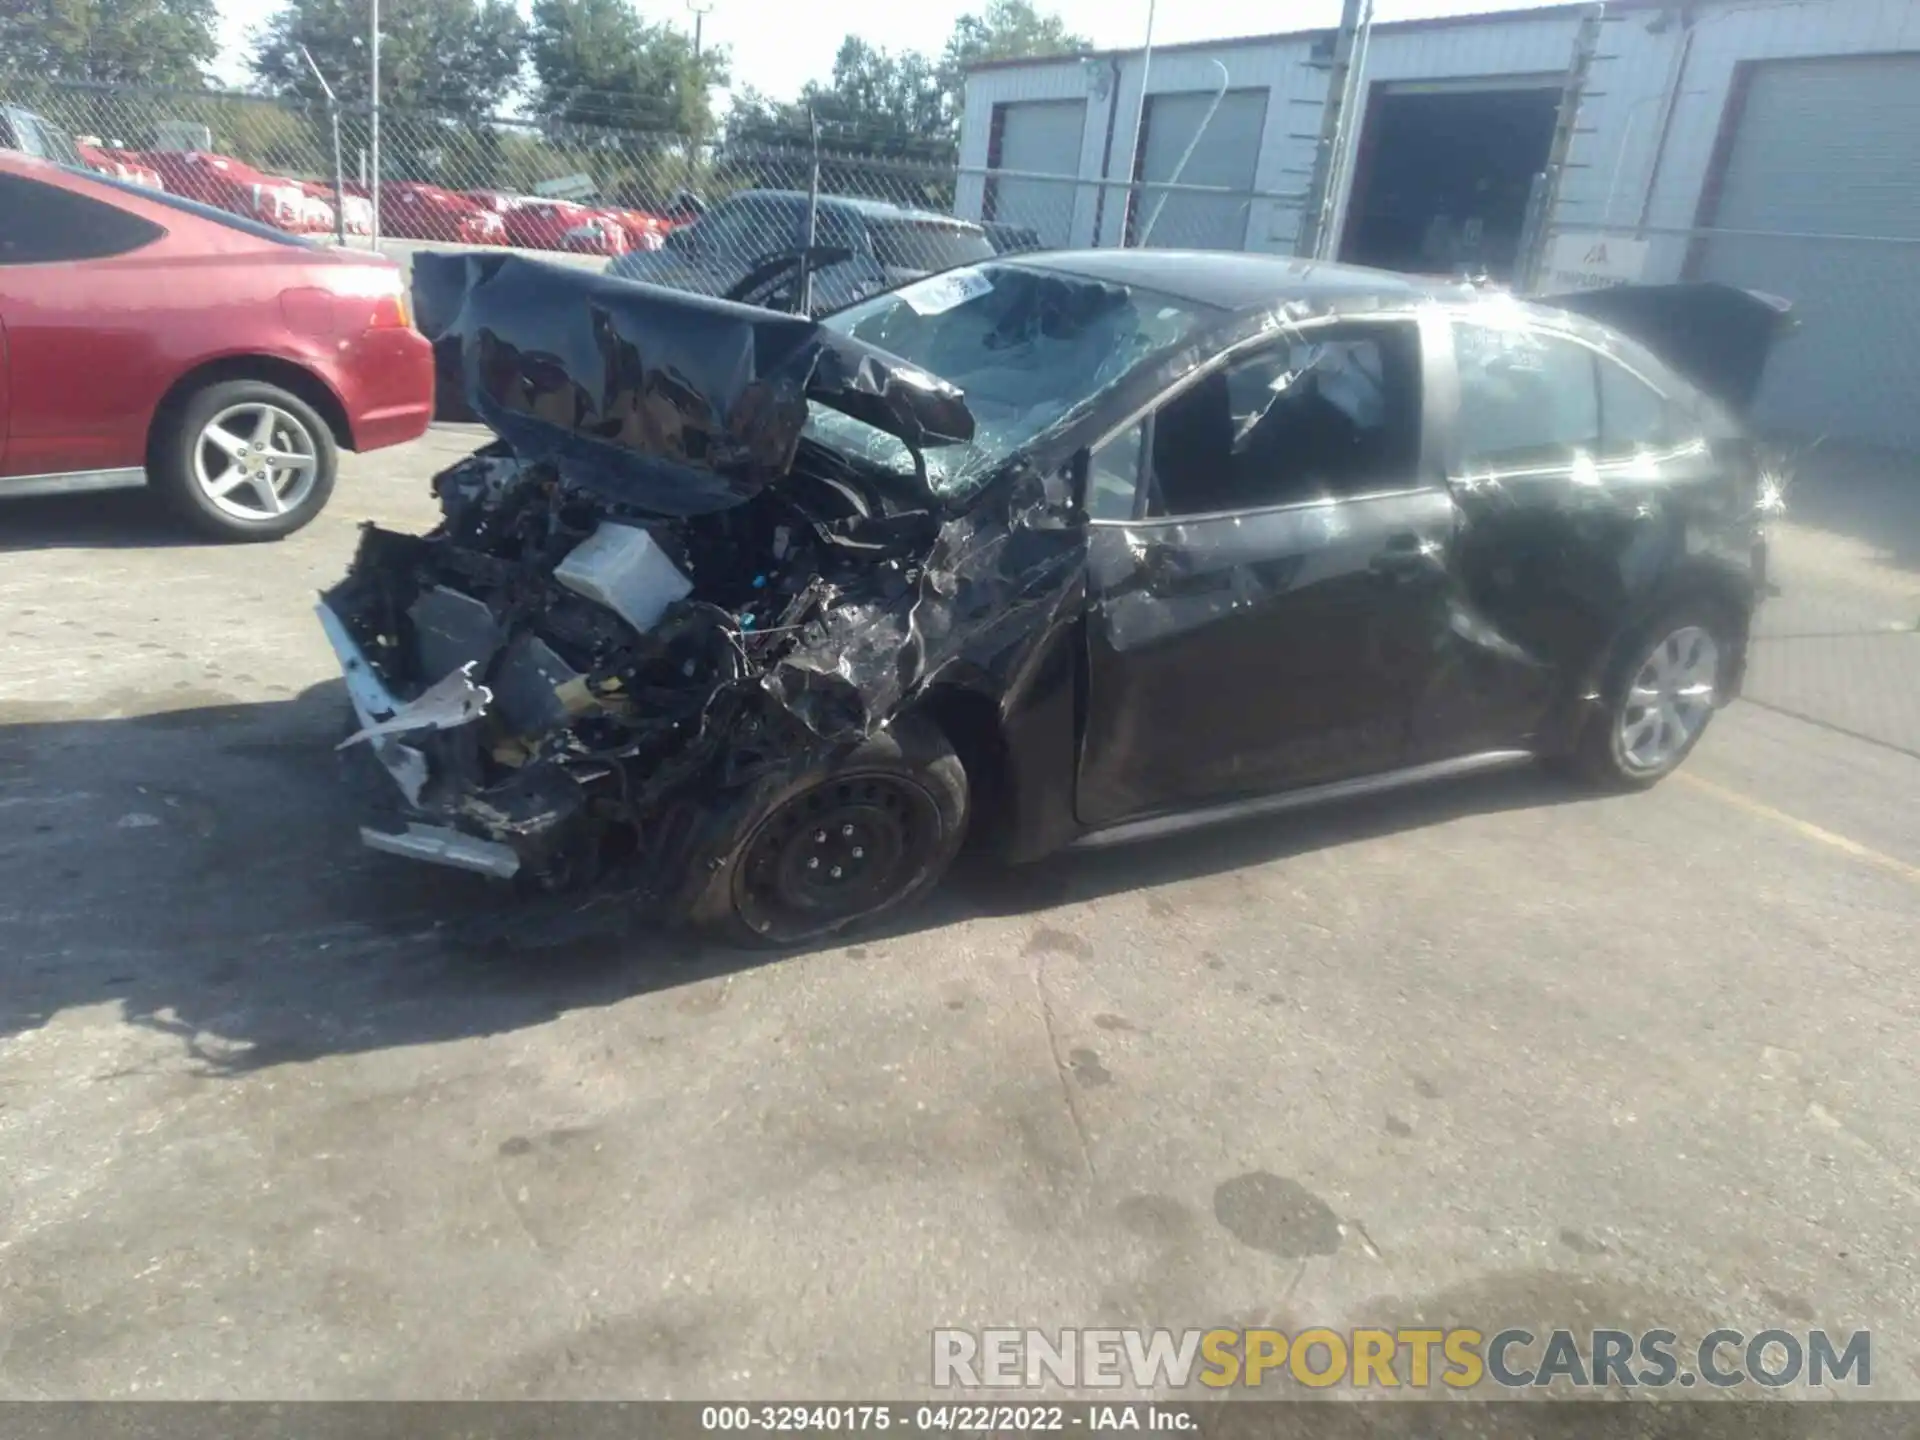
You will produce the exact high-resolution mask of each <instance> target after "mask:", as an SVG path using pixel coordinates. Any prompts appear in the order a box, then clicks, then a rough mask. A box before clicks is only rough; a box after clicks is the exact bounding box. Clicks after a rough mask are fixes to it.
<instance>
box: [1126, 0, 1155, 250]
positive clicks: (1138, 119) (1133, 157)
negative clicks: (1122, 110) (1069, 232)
mask: <svg viewBox="0 0 1920 1440" xmlns="http://www.w3.org/2000/svg"><path fill="white" fill-rule="evenodd" d="M1153 7H1154V0H1147V37H1146V40H1145V42H1144V43H1143V44H1142V45H1141V47H1140V94H1139V96H1138V97H1137V99H1136V103H1135V104H1134V107H1133V139H1132V141H1131V142H1130V143H1129V144H1128V145H1127V205H1126V209H1125V210H1123V211H1122V212H1121V215H1120V246H1121V248H1122V249H1125V248H1126V244H1127V231H1128V229H1129V228H1130V227H1131V226H1132V224H1133V202H1134V192H1133V185H1134V181H1135V179H1136V178H1137V177H1138V175H1139V168H1140V131H1141V129H1142V127H1143V126H1145V124H1146V121H1147V76H1148V74H1149V73H1150V72H1151V71H1152V70H1153Z"/></svg>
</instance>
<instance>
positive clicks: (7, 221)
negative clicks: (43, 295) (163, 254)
mask: <svg viewBox="0 0 1920 1440" xmlns="http://www.w3.org/2000/svg"><path fill="white" fill-rule="evenodd" d="M166 233H167V232H166V231H165V230H163V229H161V228H160V227H159V226H158V225H155V224H153V223H152V222H151V221H147V220H142V219H141V218H140V217H139V216H138V215H129V214H128V213H127V212H126V211H124V210H120V209H116V208H115V207H114V206H112V205H108V204H106V203H104V202H103V201H99V200H95V199H92V198H90V197H89V196H86V195H76V194H75V193H74V192H73V191H71V190H62V189H60V188H58V187H57V186H53V185H45V184H42V183H41V182H40V181H38V180H28V179H26V178H24V177H23V176H19V175H0V265H44V264H48V263H51V262H54V261H66V260H102V259H105V258H106V257H108V256H110V255H125V254H127V253H129V252H130V251H134V250H138V249H139V248H140V247H141V246H143V245H151V244H152V243H153V242H154V241H156V240H158V239H159V238H160V237H161V236H162V235H164V234H166Z"/></svg>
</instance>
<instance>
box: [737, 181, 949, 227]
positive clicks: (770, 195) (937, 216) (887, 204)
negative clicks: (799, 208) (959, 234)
mask: <svg viewBox="0 0 1920 1440" xmlns="http://www.w3.org/2000/svg"><path fill="white" fill-rule="evenodd" d="M733 200H778V201H780V202H782V203H786V202H789V201H798V202H799V203H800V204H802V205H804V204H806V201H807V192H806V191H804V190H736V191H734V192H733V194H731V195H729V196H727V199H726V200H725V201H722V202H721V203H722V204H725V203H727V201H733ZM820 208H821V209H822V210H829V209H831V210H844V211H847V212H849V213H851V214H854V215H861V216H864V217H865V218H867V219H869V220H912V221H915V222H916V223H922V224H927V223H930V224H936V225H945V226H948V227H950V228H952V229H955V230H978V229H979V228H980V227H979V226H978V225H976V224H974V223H973V221H971V220H962V219H961V218H960V217H959V216H957V215H942V214H941V213H940V212H939V211H938V210H915V209H911V208H909V207H908V206H905V205H896V204H894V203H893V202H892V201H891V200H870V199H868V198H867V197H865V196H864V195H822V196H821V197H820Z"/></svg>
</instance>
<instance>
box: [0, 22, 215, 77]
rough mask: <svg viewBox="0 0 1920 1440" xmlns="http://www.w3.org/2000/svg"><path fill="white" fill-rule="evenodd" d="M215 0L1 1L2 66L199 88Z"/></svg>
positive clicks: (210, 52) (209, 51)
mask: <svg viewBox="0 0 1920 1440" xmlns="http://www.w3.org/2000/svg"><path fill="white" fill-rule="evenodd" d="M218 22H219V9H218V6H217V5H216V3H215V0H0V68H5V69H10V70H14V71H17V72H18V73H19V74H21V75H24V76H31V77H33V78H35V79H40V80H65V81H82V82H86V83H90V84H96V85H151V86H161V87H167V88H173V89H198V88H199V87H200V86H201V85H203V84H204V83H205V80H206V77H205V75H204V74H203V73H202V71H201V68H200V67H201V66H202V65H204V64H205V63H206V62H207V61H209V60H211V59H213V57H214V56H215V55H216V54H218V53H219V48H220V47H219V43H218V41H217V39H216V36H215V27H216V26H217V24H218Z"/></svg>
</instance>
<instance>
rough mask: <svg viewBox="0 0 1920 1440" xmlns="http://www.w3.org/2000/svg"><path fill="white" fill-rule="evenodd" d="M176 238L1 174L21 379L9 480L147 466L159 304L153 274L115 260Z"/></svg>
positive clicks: (4, 469) (115, 211)
mask: <svg viewBox="0 0 1920 1440" xmlns="http://www.w3.org/2000/svg"><path fill="white" fill-rule="evenodd" d="M165 233H166V232H165V231H164V230H162V229H161V228H160V227H159V226H158V225H155V224H153V223H151V222H150V221H147V220H144V219H142V218H141V217H139V216H137V215H133V214H130V213H129V212H127V211H124V210H121V209H119V208H117V207H116V206H113V205H109V204H107V203H105V202H104V201H100V200H95V199H93V198H91V197H89V196H85V195H79V194H76V193H74V192H73V191H71V190H66V189H62V188H61V187H59V186H56V185H51V184H47V183H45V182H42V181H40V180H36V179H31V178H28V177H26V176H22V175H16V174H0V325H4V326H5V327H6V332H7V333H6V341H7V354H8V366H7V369H8V374H9V376H10V379H9V383H8V386H7V391H8V403H7V406H6V409H7V412H8V425H7V446H6V451H5V455H4V458H0V474H5V475H10V476H21V475H55V474H72V473H76V472H92V471H111V470H127V469H133V468H137V467H138V466H140V465H141V464H142V463H144V458H145V457H144V450H145V445H146V433H147V422H148V420H149V418H150V414H149V407H150V404H151V398H150V397H151V392H152V389H153V385H152V375H153V372H154V369H155V366H156V357H155V355H154V353H153V344H154V341H153V337H152V336H151V334H150V333H148V331H147V329H145V328H143V319H144V314H143V312H145V311H147V310H149V309H150V308H151V307H152V305H153V304H154V303H155V297H154V295H153V292H152V284H153V276H152V274H151V273H150V272H148V271H146V270H144V269H142V268H141V267H138V266H133V267H116V266H115V265H114V264H113V263H112V262H113V259H114V257H119V256H124V255H130V254H132V253H133V252H135V251H138V250H141V249H143V248H144V247H146V246H148V245H150V244H152V243H153V242H154V241H156V240H158V239H160V238H161V237H162V236H163V235H164V234H165ZM91 262H103V263H100V264H95V263H91Z"/></svg>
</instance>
